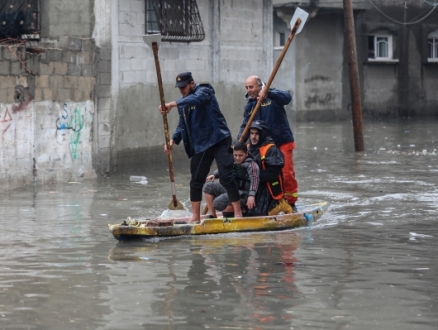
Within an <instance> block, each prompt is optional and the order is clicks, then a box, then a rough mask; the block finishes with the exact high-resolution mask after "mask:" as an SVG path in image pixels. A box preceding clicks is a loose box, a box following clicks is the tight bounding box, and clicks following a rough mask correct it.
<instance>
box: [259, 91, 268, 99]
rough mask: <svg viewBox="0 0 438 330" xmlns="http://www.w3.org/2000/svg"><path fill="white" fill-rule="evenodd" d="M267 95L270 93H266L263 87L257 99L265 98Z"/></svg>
mask: <svg viewBox="0 0 438 330" xmlns="http://www.w3.org/2000/svg"><path fill="white" fill-rule="evenodd" d="M267 96H268V95H267V94H265V93H264V92H263V89H262V90H261V91H260V92H259V95H258V96H257V100H259V99H262V100H264V99H265V98H266V97H267Z"/></svg>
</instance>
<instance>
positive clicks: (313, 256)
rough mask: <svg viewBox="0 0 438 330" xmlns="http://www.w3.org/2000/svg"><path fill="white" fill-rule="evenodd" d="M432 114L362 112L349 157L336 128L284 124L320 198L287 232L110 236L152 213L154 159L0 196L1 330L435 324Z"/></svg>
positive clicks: (349, 137)
mask: <svg viewBox="0 0 438 330" xmlns="http://www.w3.org/2000/svg"><path fill="white" fill-rule="evenodd" d="M437 124H438V120H431V119H427V120H422V121H420V120H404V121H394V122H386V123H380V122H373V123H370V122H368V123H367V122H365V126H364V140H365V148H366V151H365V152H364V153H355V152H354V150H353V149H354V143H353V134H352V125H351V123H299V124H298V125H297V127H295V130H294V133H295V135H296V140H297V150H296V151H295V162H296V171H297V177H298V180H299V185H300V203H301V204H306V203H311V202H314V201H321V200H327V201H329V202H330V203H331V206H330V209H329V211H328V213H327V214H325V215H324V216H323V217H322V218H321V219H320V221H318V222H315V223H314V224H313V225H311V226H309V227H303V228H299V229H296V230H288V231H281V232H266V233H245V234H226V235H225V234H224V235H222V234H221V235H210V236H204V237H187V238H172V239H161V240H159V239H155V240H149V241H140V242H118V241H116V240H115V239H114V238H113V237H112V236H111V234H110V232H109V230H108V228H107V224H108V223H119V222H121V221H122V220H123V219H125V218H126V217H127V216H131V217H137V216H138V217H157V216H159V215H160V214H161V213H162V212H163V210H165V209H166V208H167V205H168V204H169V202H170V200H171V192H170V185H169V177H168V174H167V171H166V169H165V167H163V168H161V169H160V168H158V169H157V168H155V169H152V170H148V169H147V168H145V169H143V171H140V172H136V173H125V175H120V176H118V177H110V178H108V179H98V180H93V181H83V182H66V183H63V184H57V185H45V186H38V187H28V188H25V189H16V190H12V191H8V192H2V193H1V194H0V197H1V198H0V214H1V223H2V232H1V241H0V249H1V251H2V254H1V257H0V258H1V262H0V329H61V328H62V329H364V330H365V329H366V330H369V329H397V330H404V329H406V330H411V329H422V330H428V329H436V328H437V324H438V281H437V280H436V279H437V276H438V259H437V257H436V253H437V251H438V241H437V238H438V226H437V225H438V159H437V157H438V156H437V150H436V149H438V142H437V140H438V133H437V130H436V127H437ZM181 150H182V147H181ZM163 158H164V159H163V161H164V163H165V160H166V158H165V156H164V154H163ZM130 175H144V176H146V177H147V178H148V183H147V184H139V183H136V182H130V181H129V176H130ZM188 178H189V175H188V166H187V160H185V159H184V157H180V158H177V157H176V161H175V180H176V183H177V197H178V199H179V200H180V201H181V202H183V203H184V204H185V205H188V204H189V203H188Z"/></svg>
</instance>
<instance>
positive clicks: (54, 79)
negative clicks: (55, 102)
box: [49, 76, 64, 89]
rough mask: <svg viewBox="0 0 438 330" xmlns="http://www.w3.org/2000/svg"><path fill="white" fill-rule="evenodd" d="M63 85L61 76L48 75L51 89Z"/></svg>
mask: <svg viewBox="0 0 438 330" xmlns="http://www.w3.org/2000/svg"><path fill="white" fill-rule="evenodd" d="M62 86H64V77H63V76H50V77H49V87H50V88H52V89H57V88H61V87H62Z"/></svg>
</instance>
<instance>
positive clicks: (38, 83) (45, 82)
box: [35, 75, 49, 88]
mask: <svg viewBox="0 0 438 330" xmlns="http://www.w3.org/2000/svg"><path fill="white" fill-rule="evenodd" d="M35 87H36V88H47V87H49V76H47V75H45V76H36V79H35Z"/></svg>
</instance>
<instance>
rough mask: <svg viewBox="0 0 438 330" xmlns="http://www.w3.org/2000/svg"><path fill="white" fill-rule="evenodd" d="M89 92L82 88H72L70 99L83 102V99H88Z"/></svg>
mask: <svg viewBox="0 0 438 330" xmlns="http://www.w3.org/2000/svg"><path fill="white" fill-rule="evenodd" d="M90 94H91V93H90V92H88V91H86V90H84V89H82V88H78V89H74V90H73V98H72V101H73V102H85V101H87V100H89V99H90Z"/></svg>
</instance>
